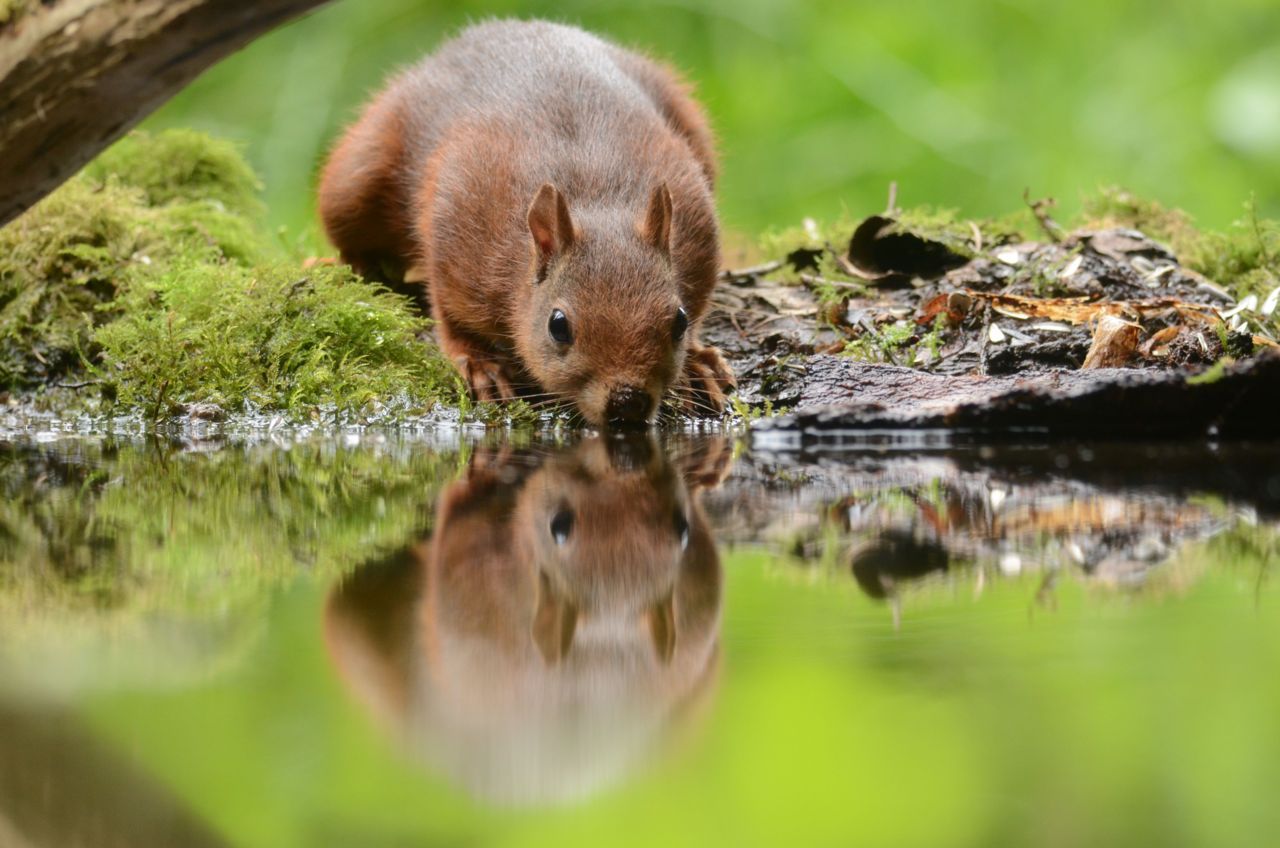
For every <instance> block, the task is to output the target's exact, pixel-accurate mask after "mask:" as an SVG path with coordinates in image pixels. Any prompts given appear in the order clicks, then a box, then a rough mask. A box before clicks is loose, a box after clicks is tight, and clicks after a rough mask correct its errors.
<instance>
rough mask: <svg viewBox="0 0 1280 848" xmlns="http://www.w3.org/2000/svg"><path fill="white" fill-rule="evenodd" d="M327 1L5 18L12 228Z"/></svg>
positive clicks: (1, 53) (3, 98)
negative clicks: (214, 75) (88, 166)
mask: <svg viewBox="0 0 1280 848" xmlns="http://www.w3.org/2000/svg"><path fill="white" fill-rule="evenodd" d="M323 2H325V0H43V2H40V3H36V2H34V1H33V2H32V3H31V4H30V10H29V11H27V12H26V13H25V14H22V15H21V16H20V17H18V18H17V20H15V21H12V22H9V23H7V24H5V25H4V26H3V27H0V225H3V224H5V223H7V222H8V221H10V220H12V219H13V218H15V217H17V216H18V215H19V214H21V213H22V212H23V211H24V210H25V209H27V208H28V207H30V206H31V205H32V204H34V203H35V202H36V201H38V200H39V199H40V198H42V197H44V196H45V195H46V194H48V193H49V192H50V191H52V190H53V189H55V188H57V186H58V185H60V184H61V183H62V182H63V181H64V180H66V179H67V178H68V177H70V176H71V175H72V174H74V173H75V172H76V171H77V170H79V169H80V168H81V167H82V166H83V165H84V164H85V163H86V162H88V161H89V160H90V159H91V158H93V156H94V155H95V154H96V153H98V152H99V151H100V150H102V149H103V148H104V147H106V146H107V145H108V144H110V143H111V142H113V141H115V140H116V139H117V138H119V137H120V136H121V135H123V134H124V133H125V132H126V131H128V130H129V129H130V128H131V127H133V126H134V125H135V124H137V123H138V121H140V120H141V119H142V118H143V117H145V116H146V115H147V114H149V113H150V112H151V111H153V110H154V109H155V108H156V107H158V106H159V105H160V104H161V103H163V102H164V101H165V100H167V99H168V98H169V97H171V96H172V95H173V94H174V93H176V92H177V91H179V90H180V89H182V88H183V87H184V86H186V85H187V84H188V83H190V82H191V81H192V80H193V79H195V78H196V77H197V76H198V75H199V74H200V73H201V72H202V71H204V70H205V69H206V68H208V67H209V66H210V65H212V64H213V63H215V62H217V61H218V60H219V59H222V58H223V57H225V56H227V55H229V54H230V53H232V52H234V51H236V50H238V49H239V48H240V47H243V46H244V45H245V44H248V43H249V42H250V41H252V40H253V39H255V38H257V37H258V36H259V35H262V34H263V33H265V32H266V31H268V30H270V29H272V28H273V27H275V26H277V25H279V24H281V23H284V22H285V21H288V20H290V19H292V18H294V17H296V16H298V15H299V14H301V13H303V12H306V11H308V10H310V9H312V8H314V7H316V6H319V5H321V4H322V3H323Z"/></svg>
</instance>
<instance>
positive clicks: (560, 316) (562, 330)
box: [547, 309, 573, 345]
mask: <svg viewBox="0 0 1280 848" xmlns="http://www.w3.org/2000/svg"><path fill="white" fill-rule="evenodd" d="M547 332H548V333H550V334H551V338H552V339H554V340H555V341H556V342H557V343H559V344H563V345H567V344H573V333H572V332H571V331H570V330H569V319H568V317H566V316H565V314H564V313H563V312H561V311H560V310H559V309H553V310H551V320H549V321H547Z"/></svg>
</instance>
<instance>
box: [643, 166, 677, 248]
mask: <svg viewBox="0 0 1280 848" xmlns="http://www.w3.org/2000/svg"><path fill="white" fill-rule="evenodd" d="M642 233H643V235H644V240H645V241H646V242H648V243H649V244H651V245H653V246H654V247H656V248H658V250H660V251H662V252H663V253H664V254H670V253H671V192H670V191H668V190H667V184H666V183H662V184H661V185H659V186H658V187H657V188H655V189H654V190H653V194H651V195H649V211H648V212H646V213H645V216H644V228H643V229H642Z"/></svg>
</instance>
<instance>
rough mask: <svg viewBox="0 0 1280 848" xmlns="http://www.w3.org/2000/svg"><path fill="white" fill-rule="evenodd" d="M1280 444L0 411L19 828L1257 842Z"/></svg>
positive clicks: (6, 705)
mask: <svg viewBox="0 0 1280 848" xmlns="http://www.w3.org/2000/svg"><path fill="white" fill-rule="evenodd" d="M1278 460H1280V449H1277V448H1275V447H1269V446H1268V447H1259V446H1245V447H1239V448H1232V447H1227V446H1221V447H1219V446H1195V447H1180V448H1176V447H1159V446H1120V447H1115V446H1111V447H1108V446H1101V445H1090V446H1079V445H1075V446H1065V447H1058V448H1045V447H1040V448H1036V447H1020V448H1011V447H1004V448H1000V449H998V450H997V449H992V448H984V449H979V448H963V449H962V448H953V449H946V448H930V449H917V450H903V449H890V448H883V447H882V448H876V447H874V446H862V447H857V448H848V447H846V448H845V449H844V450H841V451H834V450H827V451H819V450H816V449H814V448H810V452H809V453H803V452H799V451H792V450H787V451H783V450H778V451H775V452H770V451H766V450H764V449H763V448H759V449H756V450H752V449H751V446H750V445H749V444H747V443H745V442H742V441H734V440H730V439H725V438H719V437H705V436H704V437H693V436H684V437H670V438H666V439H663V440H661V441H658V440H650V439H648V438H644V437H639V438H632V439H626V440H601V439H596V438H585V439H568V440H560V441H539V440H524V441H522V442H519V443H503V442H502V441H499V440H494V439H488V440H481V441H479V442H475V441H473V440H470V439H467V438H463V437H459V436H452V437H446V436H423V435H418V436H415V437H409V436H399V437H396V436H386V435H384V436H378V435H370V434H365V435H362V436H358V437H357V436H348V437H343V438H337V439H325V438H318V437H317V438H306V439H299V440H296V441H290V440H288V439H287V438H284V437H276V438H275V439H274V440H266V441H253V440H250V441H243V442H236V441H234V440H231V441H226V442H191V443H182V442H157V441H150V442H148V441H129V440H115V441H113V440H110V439H103V438H65V439H63V438H52V437H47V438H45V439H34V438H33V439H30V440H18V441H9V442H0V487H2V488H3V493H4V501H3V505H2V506H0V639H2V640H3V641H2V643H0V846H6V848H7V846H10V845H14V846H28V845H30V846H46V845H49V846H80V845H86V846H87V845H122V846H123V845H148V846H163V845H181V846H205V845H210V846H213V845H240V846H273V847H274V846H294V845H297V846H304V845H305V846H311V845H344V846H345V845H353V846H393V845H394V846H401V845H405V846H408V845H440V844H446V845H452V844H468V845H557V846H566V845H577V844H583V845H596V844H610V845H613V844H621V845H646V846H647V845H654V844H662V845H690V846H695V845H696V846H705V845H712V844H725V845H780V844H797V845H832V846H836V845H840V846H844V845H849V844H854V843H866V844H874V845H922V846H924V845H928V846H939V845H974V846H979V845H981V846H987V845H1023V844H1037V845H1082V844H1089V845H1098V844H1117V845H1119V844H1123V845H1132V844H1160V845H1206V844H1211V845H1215V846H1217V845H1256V844H1264V843H1265V842H1267V841H1268V840H1269V839H1270V838H1272V837H1271V836H1270V835H1271V834H1273V833H1274V832H1275V831H1276V829H1277V827H1280V806H1277V805H1276V804H1275V803H1274V799H1273V795H1274V787H1275V786H1277V785H1280V721H1278V720H1277V716H1280V676H1278V675H1277V672H1278V671H1280V638H1278V637H1280V603H1278V599H1277V594H1276V588H1275V585H1274V575H1273V573H1272V572H1273V564H1274V563H1275V562H1276V561H1277V558H1278V557H1280V533H1277V529H1276V523H1275V522H1276V517H1277V515H1280V461H1278Z"/></svg>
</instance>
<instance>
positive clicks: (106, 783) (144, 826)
mask: <svg viewBox="0 0 1280 848" xmlns="http://www.w3.org/2000/svg"><path fill="white" fill-rule="evenodd" d="M223 844H225V843H224V842H223V841H222V840H221V839H219V838H218V837H216V836H215V835H214V833H213V831H212V830H211V829H210V828H209V827H208V825H206V824H205V823H204V822H202V821H201V820H200V818H199V817H198V816H197V815H195V814H194V813H193V812H192V811H191V810H189V809H188V808H187V806H186V804H185V803H184V802H183V801H181V800H180V799H179V798H177V797H176V796H175V794H174V793H173V792H172V791H171V790H169V789H168V788H167V787H165V786H164V785H162V784H160V783H158V782H157V781H156V780H154V779H153V778H151V777H150V776H148V775H146V774H144V773H143V772H142V771H141V770H140V769H138V767H137V766H136V765H135V764H133V763H132V762H130V761H129V758H128V757H126V756H123V755H121V754H120V753H117V752H115V751H111V750H108V749H107V748H106V747H105V746H103V744H102V743H101V742H100V741H98V740H96V739H94V738H93V737H92V736H91V735H90V734H89V733H88V732H86V731H85V730H84V729H82V728H81V727H79V726H78V723H77V721H76V719H75V717H74V716H72V715H68V714H67V713H66V712H65V711H63V710H60V709H58V708H55V707H51V706H49V705H47V704H41V705H39V706H35V705H25V704H16V703H9V702H6V701H0V846H3V848H27V846H29V848H71V846H76V847H77V848H79V846H83V848H133V846H144V845H145V846H157V848H159V847H160V846H183V848H211V847H212V846H216V845H223Z"/></svg>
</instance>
